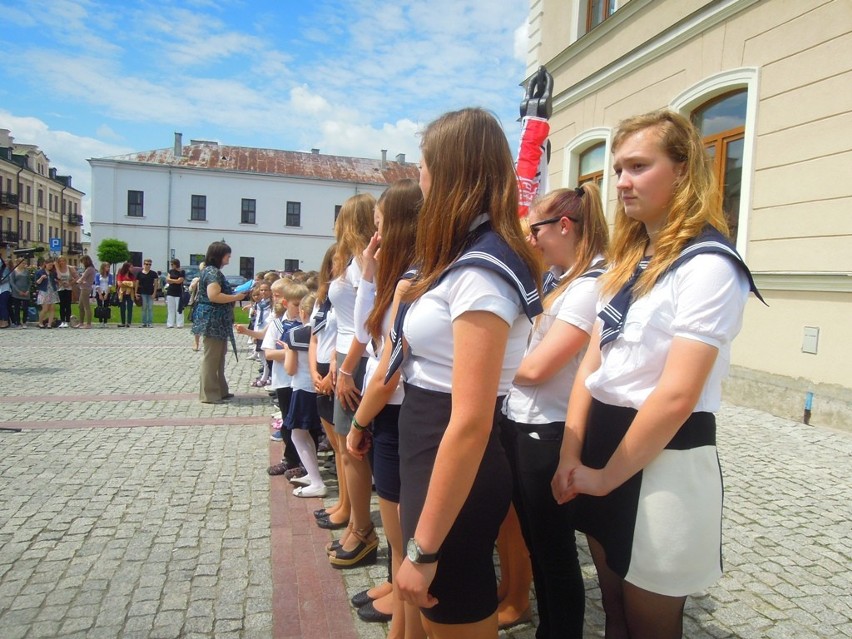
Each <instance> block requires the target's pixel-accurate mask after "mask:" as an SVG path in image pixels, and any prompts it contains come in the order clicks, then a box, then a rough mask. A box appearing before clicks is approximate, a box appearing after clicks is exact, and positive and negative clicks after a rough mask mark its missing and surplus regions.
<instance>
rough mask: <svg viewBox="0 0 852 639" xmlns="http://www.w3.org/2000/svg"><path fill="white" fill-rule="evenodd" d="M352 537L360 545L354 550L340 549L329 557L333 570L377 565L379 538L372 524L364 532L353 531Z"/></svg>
mask: <svg viewBox="0 0 852 639" xmlns="http://www.w3.org/2000/svg"><path fill="white" fill-rule="evenodd" d="M352 536H353V537H355V539H357V540H358V545H357V546H355V547H354V548H353V549H352V550H344V549H343V548H340V549H339V550H335V551H334V553H333V554H331V555H329V557H328V561H329V563H330V564H331V565H332V567H333V568H355V567H357V566H363V565H365V564H374V563H376V556H377V555H378V549H379V538H378V537H377V536H376V532H375V527H374V526H373V524H370V526H369V528H366V529H365V530H364V532H361V531H359V530H353V531H352Z"/></svg>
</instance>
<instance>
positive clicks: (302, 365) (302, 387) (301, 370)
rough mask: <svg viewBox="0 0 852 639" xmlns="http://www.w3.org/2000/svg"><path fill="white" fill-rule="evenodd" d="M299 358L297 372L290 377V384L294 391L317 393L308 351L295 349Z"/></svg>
mask: <svg viewBox="0 0 852 639" xmlns="http://www.w3.org/2000/svg"><path fill="white" fill-rule="evenodd" d="M295 352H296V355H297V356H298V358H299V360H298V363H297V364H296V374H295V375H293V377H291V378H290V386H291V387H292V389H293V391H297V390H298V391H307V392H308V393H316V392H317V389H316V387H315V386H314V380H313V378H312V377H311V366H310V364H309V362H308V351H295Z"/></svg>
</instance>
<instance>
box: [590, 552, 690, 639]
mask: <svg viewBox="0 0 852 639" xmlns="http://www.w3.org/2000/svg"><path fill="white" fill-rule="evenodd" d="M588 541H589V550H590V551H591V553H592V559H594V561H595V568H596V569H597V571H598V582H599V583H600V586H601V598H602V600H603V606H604V612H606V635H605V636H606V639H681V637H683V607H684V604H685V603H686V597H670V596H668V595H661V594H658V593H655V592H650V591H648V590H643V589H642V588H639V587H637V586H634V585H633V584H631V583H628V582H626V581H624V579H622V578H621V577H619V576H618V575H617V574H616V573H615V572H613V571H612V570H611V569H610V568H609V566H607V563H606V552H605V551H604V549H603V546H601V545H600V544H599V543H598V542H597V541H596V540H595V539H594V538H592V537H588Z"/></svg>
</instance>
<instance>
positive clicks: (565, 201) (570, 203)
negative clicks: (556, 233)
mask: <svg viewBox="0 0 852 639" xmlns="http://www.w3.org/2000/svg"><path fill="white" fill-rule="evenodd" d="M578 191H579V192H578ZM531 208H535V209H536V211H541V217H542V218H552V217H560V218H562V217H567V218H568V219H569V220H571V222H573V229H574V236H575V237H576V245H575V247H574V254H575V255H574V264H573V265H572V266H571V268H570V269H569V270H568V272H567V273H565V275H563V276H562V277H561V278H560V280H559V284H558V285H557V286H556V288H555V289H553V290H552V291H551V292H550V293H548V295H547V297H545V298H544V303H543V305H544V308H545V309H548V308H550V305H551V304H553V301H554V300H555V299H557V298H558V297H559V296H560V295H562V292H563V291H564V290H565V289H566V288H567V287H568V285H569V284H571V282H573V281H574V280H575V279H577V278H578V277H579V276H580V275H582V274H583V273H585V272H586V271H588V270H589V268H590V267H591V266H592V264H593V263H594V260H595V258H596V257H597V256H599V255H603V256H604V257H606V253H607V249H608V246H609V231H608V230H607V225H606V218H605V217H604V212H603V205H602V204H601V190H600V188H598V185H597V184H595V183H594V182H587V183H586V184H584V185H583V186H581V187H579V188H578V189H576V190H575V189H556V190H555V191H551V192H550V193H548V194H546V195H543V196H541V197H540V198H538V199H537V200H536V201H535V202H533V204H532V207H531Z"/></svg>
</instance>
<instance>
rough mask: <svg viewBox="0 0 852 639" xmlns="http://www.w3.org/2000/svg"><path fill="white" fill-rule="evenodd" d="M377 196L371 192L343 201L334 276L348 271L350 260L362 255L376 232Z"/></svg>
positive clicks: (338, 225) (336, 227)
mask: <svg viewBox="0 0 852 639" xmlns="http://www.w3.org/2000/svg"><path fill="white" fill-rule="evenodd" d="M375 206H376V198H374V197H373V196H372V195H370V194H369V193H359V194H358V195H353V196H352V197H350V198H349V199H348V200H346V201H345V202H344V203H343V206H342V207H341V208H340V213H339V214H338V216H337V222H335V224H334V233H335V235H336V236H337V251H336V252H335V254H334V263H333V268H332V274H333V278H338V277H340V276H342V275H343V274H344V273H345V272H346V267H347V266H349V261H350V260H351V259H353V258H355V259H357V258H358V257H359V256H360V255H361V251H363V250H364V249H365V248H366V246H367V244H369V243H370V238H371V237H372V236H373V233H375V232H376V225H375V224H374V223H373V208H374V207H375Z"/></svg>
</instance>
